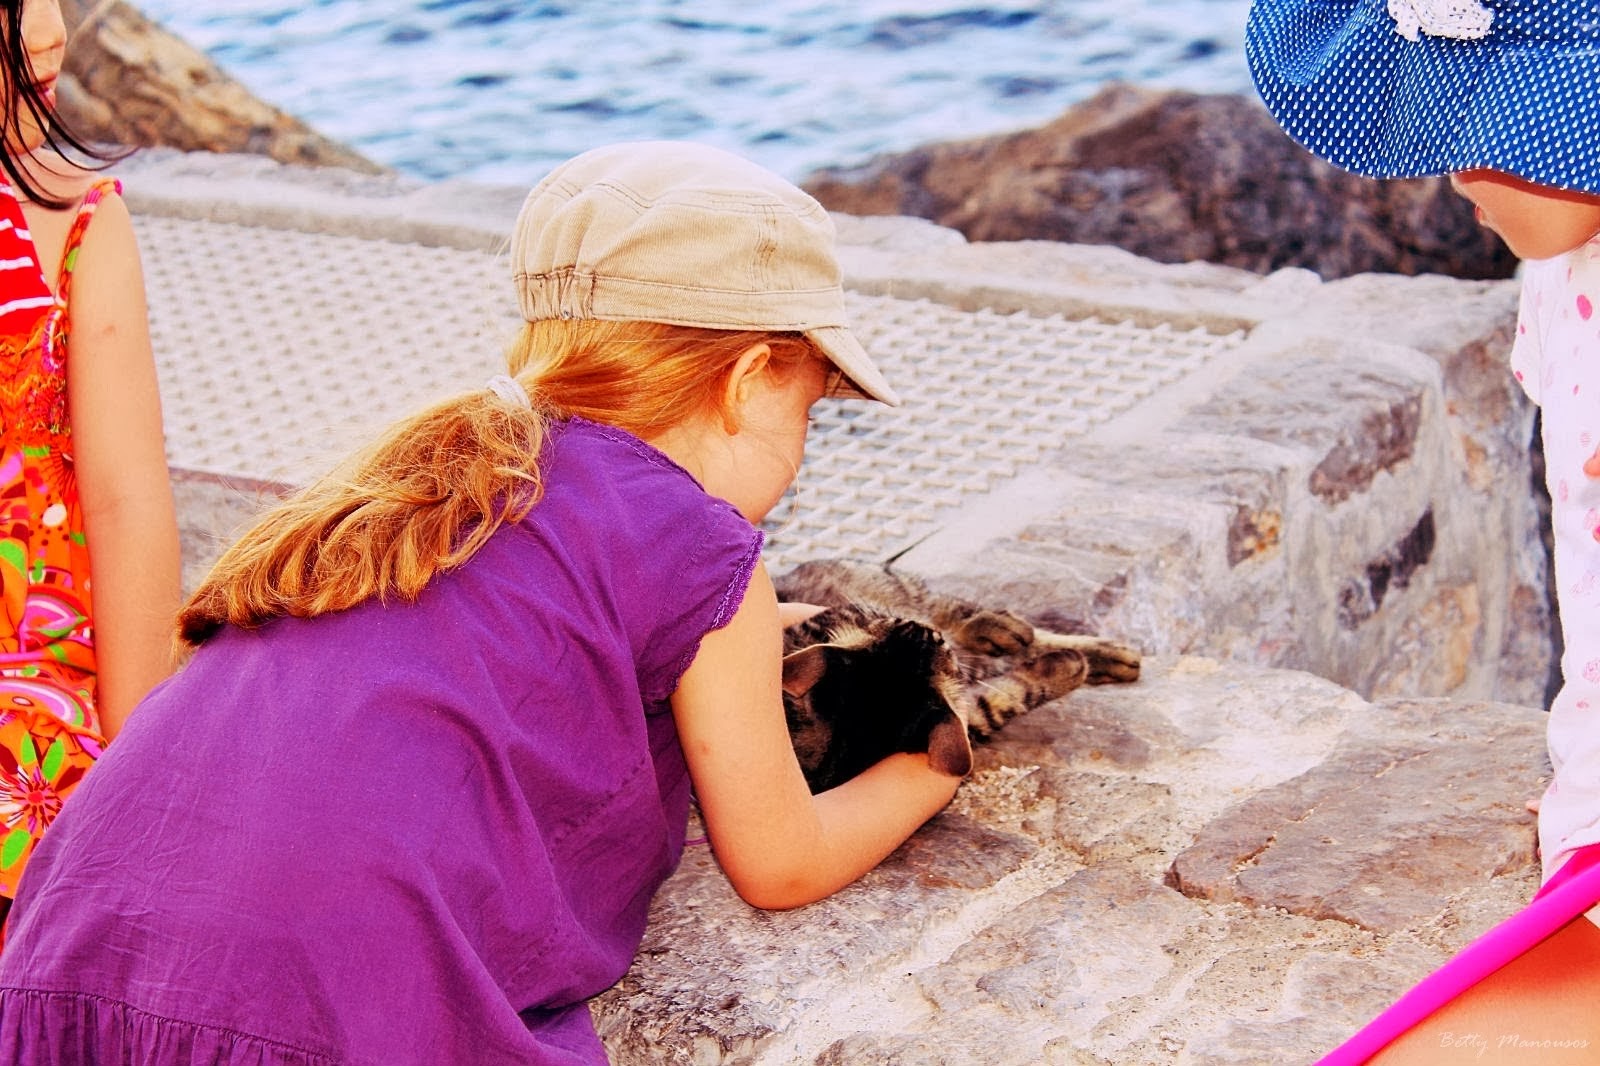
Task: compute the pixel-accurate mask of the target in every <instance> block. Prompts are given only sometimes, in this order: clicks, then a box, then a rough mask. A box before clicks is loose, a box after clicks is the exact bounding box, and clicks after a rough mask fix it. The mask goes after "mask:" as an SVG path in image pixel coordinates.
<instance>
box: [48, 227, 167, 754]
mask: <svg viewBox="0 0 1600 1066" xmlns="http://www.w3.org/2000/svg"><path fill="white" fill-rule="evenodd" d="M69 314H70V315H71V318H72V332H71V335H70V339H69V342H68V349H67V389H68V403H69V410H70V416H71V420H72V441H73V453H74V456H75V459H76V467H77V476H78V490H79V493H80V496H81V499H82V502H83V513H84V524H85V527H86V528H85V532H86V534H87V536H88V538H89V553H90V554H89V558H90V568H91V575H90V576H91V580H92V582H93V594H92V596H93V603H94V616H95V619H94V620H95V658H96V663H97V669H98V672H99V680H98V694H99V695H98V705H99V711H100V719H101V725H102V727H103V728H104V729H105V732H106V734H107V736H108V737H110V736H115V735H116V733H117V732H118V731H119V730H120V729H121V728H122V724H123V722H124V721H125V720H126V719H127V716H128V713H129V712H130V711H132V710H133V706H134V704H135V703H137V702H138V701H139V699H140V698H142V697H143V696H144V694H145V693H146V692H147V691H149V689H150V688H151V686H153V685H155V684H156V683H157V682H158V681H160V680H162V679H163V678H165V677H166V676H167V675H168V674H170V673H171V672H172V666H173V635H172V634H173V620H174V618H175V616H176V613H177V608H178V599H179V580H180V578H179V567H178V527H177V518H176V516H175V513H174V507H173V501H172V486H171V483H170V481H169V479H168V475H167V457H166V448H165V442H164V438H163V436H162V429H161V400H160V395H159V393H158V391H157V385H156V370H155V359H154V356H153V355H152V353H151V349H150V329H149V323H148V319H147V312H146V306H145V294H144V273H143V269H142V268H141V266H140V263H139V251H138V246H137V244H136V242H135V238H134V233H133V224H132V220H131V219H130V217H129V215H128V209H127V206H126V205H125V204H124V203H123V202H122V199H121V197H118V196H107V197H106V198H105V199H104V200H103V201H101V203H100V205H99V207H98V208H97V209H96V213H95V217H94V219H93V221H92V222H90V224H89V229H88V231H87V233H86V234H85V236H84V241H83V246H82V249H81V251H80V254H79V258H78V265H77V269H76V271H75V274H74V278H73V282H72V295H71V301H70V307H69Z"/></svg>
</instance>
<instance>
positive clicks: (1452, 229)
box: [804, 85, 1515, 278]
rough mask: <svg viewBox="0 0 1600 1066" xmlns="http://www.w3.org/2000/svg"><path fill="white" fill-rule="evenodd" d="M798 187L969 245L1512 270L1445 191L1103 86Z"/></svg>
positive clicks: (1345, 269)
mask: <svg viewBox="0 0 1600 1066" xmlns="http://www.w3.org/2000/svg"><path fill="white" fill-rule="evenodd" d="M804 185H805V188H806V189H807V190H808V191H809V192H811V193H812V194H813V195H814V196H816V197H817V198H818V199H819V200H821V201H822V203H823V204H824V205H825V206H827V207H828V208H829V209H831V210H834V211H841V212H845V213H848V214H853V215H913V216H917V217H920V218H927V219H932V220H933V221H935V222H938V223H939V224H940V225H944V226H949V227H951V228H952V229H956V230H960V231H961V232H962V233H963V234H965V235H966V236H967V238H968V239H969V240H973V241H1016V240H1053V241H1067V242H1072V243H1080V244H1112V245H1116V246H1118V247H1121V248H1125V249H1127V250H1128V251H1130V252H1133V253H1135V254H1137V255H1141V256H1145V257H1147V258H1150V259H1154V260H1156V261H1158V262H1163V263H1183V262H1189V261H1193V260H1206V261H1209V262H1215V263H1225V264H1228V265H1231V266H1238V267H1244V268H1245V269H1248V270H1254V271H1260V272H1266V271H1270V270H1275V269H1277V268H1279V267H1286V266H1297V267H1308V268H1310V269H1312V270H1315V271H1317V272H1318V273H1319V274H1321V275H1322V276H1323V277H1324V278H1337V277H1344V276H1346V275H1350V274H1359V273H1363V272H1367V271H1379V272H1384V273H1397V274H1427V273H1439V274H1450V275H1454V276H1456V277H1462V278H1503V277H1509V276H1510V275H1511V272H1512V270H1513V269H1514V267H1515V260H1514V259H1513V257H1512V256H1511V254H1510V252H1509V251H1507V250H1506V249H1505V247H1504V246H1503V245H1502V244H1501V243H1500V242H1499V240H1498V239H1497V238H1495V237H1494V236H1493V235H1491V234H1489V233H1487V232H1485V231H1484V230H1483V229H1481V228H1480V227H1479V226H1478V225H1477V223H1476V222H1475V221H1474V219H1473V215H1472V209H1471V207H1470V205H1468V204H1467V203H1466V201H1464V200H1462V199H1461V198H1460V197H1459V196H1456V195H1455V194H1454V193H1453V192H1452V191H1451V190H1450V188H1449V186H1448V184H1447V183H1446V182H1444V181H1443V180H1442V179H1437V178H1429V179H1421V180H1415V181H1388V182H1378V181H1372V180H1370V179H1367V178H1359V177H1356V176H1354V175H1351V174H1346V173H1344V172H1342V171H1339V170H1337V169H1335V168H1334V167H1331V166H1329V165H1327V164H1326V163H1323V162H1322V161H1321V160H1318V159H1316V158H1315V157H1313V156H1312V155H1311V154H1310V153H1308V152H1306V151H1304V150H1303V149H1301V148H1300V147H1299V146H1297V145H1296V144H1294V143H1293V142H1292V141H1290V140H1289V138H1287V137H1286V136H1284V134H1283V132H1282V131H1281V130H1280V129H1279V128H1278V127H1277V125H1276V124H1275V123H1274V122H1273V121H1272V119H1271V117H1270V116H1269V115H1268V114H1267V112H1266V109H1265V108H1263V107H1262V106H1261V105H1260V104H1259V103H1257V102H1256V101H1254V100H1250V99H1245V98H1243V97H1239V96H1231V95H1210V96H1207V95H1196V94H1194V93H1186V92H1165V91H1155V90H1148V89H1140V88H1134V87H1132V86H1127V85H1111V86H1108V87H1107V88H1105V89H1103V90H1102V91H1101V92H1100V93H1099V94H1097V95H1096V96H1094V97H1093V98H1092V99H1090V100H1088V101H1086V102H1084V103H1082V104H1080V105H1078V106H1076V107H1074V108H1071V109H1069V110H1068V111H1067V112H1066V113H1065V114H1063V115H1062V116H1061V117H1060V118H1058V119H1056V120H1055V121H1053V122H1051V123H1049V124H1048V125H1046V126H1043V127H1041V128H1039V129H1036V130H1027V131H1024V132H1020V133H1013V134H1005V135H1001V136H993V137H985V138H981V139H978V140H969V141H958V142H952V143H947V144H936V145H930V146H926V147H923V148H919V149H916V150H913V151H910V152H906V153H904V154H900V155H887V156H880V157H878V158H876V159H874V160H872V161H870V162H868V163H866V164H864V165H862V166H859V167H855V168H848V169H832V170H823V171H819V172H818V173H816V174H814V175H812V176H811V177H810V178H809V179H807V180H806V181H805V183H804Z"/></svg>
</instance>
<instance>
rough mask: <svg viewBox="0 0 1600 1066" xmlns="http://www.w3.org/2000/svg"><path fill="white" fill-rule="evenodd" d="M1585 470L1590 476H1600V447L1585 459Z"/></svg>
mask: <svg viewBox="0 0 1600 1066" xmlns="http://www.w3.org/2000/svg"><path fill="white" fill-rule="evenodd" d="M1583 472H1584V473H1585V474H1587V475H1588V476H1589V477H1600V448H1596V449H1595V450H1594V454H1593V455H1591V456H1589V458H1587V459H1585V460H1584V461H1583Z"/></svg>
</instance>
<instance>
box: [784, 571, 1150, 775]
mask: <svg viewBox="0 0 1600 1066" xmlns="http://www.w3.org/2000/svg"><path fill="white" fill-rule="evenodd" d="M777 586H778V596H779V598H780V599H782V600H787V601H790V602H799V603H812V604H816V605H818V606H821V607H824V608H826V609H825V610H823V611H822V612H821V613H819V614H817V615H814V616H813V617H812V618H810V619H809V620H807V621H805V622H803V623H801V624H799V625H796V626H791V627H790V628H789V630H787V631H786V633H785V640H784V651H785V659H784V708H785V711H786V713H787V715H788V719H789V732H790V736H791V738H792V739H793V741H794V745H795V752H796V754H797V755H798V756H799V758H800V765H801V768H802V769H803V770H805V773H806V780H807V781H808V782H809V783H810V785H811V788H812V791H814V792H820V791H822V790H824V789H827V788H832V787H833V786H834V785H837V784H839V783H840V782H842V781H845V780H848V779H849V778H850V777H853V776H855V774H858V773H860V772H861V771H862V770H864V769H866V768H867V767H868V766H871V765H872V764H873V763H875V762H877V761H879V760H880V759H882V758H884V757H885V756H887V755H890V754H892V753H894V752H897V751H927V752H928V753H929V756H930V758H931V759H932V760H933V762H934V764H935V765H936V766H937V767H939V768H940V769H941V770H944V771H945V772H947V773H954V774H965V773H967V772H968V771H969V770H970V769H971V766H972V751H971V746H970V741H971V740H979V741H981V740H986V739H988V738H989V737H990V736H992V735H993V734H994V732H995V731H996V730H998V729H999V728H1001V727H1002V726H1004V725H1005V724H1006V723H1007V722H1008V721H1010V720H1011V719H1012V718H1015V717H1016V716H1017V715H1019V714H1022V713H1024V712H1025V711H1028V710H1031V709H1032V708H1034V707H1037V706H1039V705H1041V704H1044V703H1048V702H1050V701H1051V700H1054V699H1059V698H1060V697H1062V696H1064V695H1066V694H1067V693H1069V692H1071V691H1072V690H1073V689H1075V688H1077V687H1078V686H1080V685H1084V684H1103V683H1106V682H1113V681H1133V680H1136V679H1137V678H1138V676H1139V653H1138V651H1136V650H1135V649H1133V648H1131V647H1128V646H1127V645H1125V644H1120V643H1118V642H1116V641H1111V640H1106V639H1104V638H1101V637H1093V636H1081V635H1075V634H1065V633H1055V632H1050V631H1048V630H1044V629H1040V628H1037V627H1035V626H1033V625H1031V624H1029V623H1028V622H1026V621H1024V620H1023V619H1022V618H1019V617H1018V616H1017V615H1015V614H1012V613H1011V612H1010V611H1005V610H994V609H989V608H985V607H980V606H978V605H976V604H973V603H969V602H967V601H965V600H960V599H956V598H952V597H948V596H940V595H935V594H933V593H930V592H929V591H928V589H927V588H926V587H925V586H924V585H923V584H922V583H921V582H919V581H916V580H915V579H913V578H909V577H906V576H903V575H899V574H895V573H893V572H891V571H889V570H887V569H884V568H880V567H873V566H865V565H860V564H854V563H843V562H831V561H830V562H812V563H802V564H801V565H800V566H798V567H796V568H795V569H794V570H791V571H790V572H789V573H787V574H785V575H783V576H782V577H781V578H779V579H778V580H777Z"/></svg>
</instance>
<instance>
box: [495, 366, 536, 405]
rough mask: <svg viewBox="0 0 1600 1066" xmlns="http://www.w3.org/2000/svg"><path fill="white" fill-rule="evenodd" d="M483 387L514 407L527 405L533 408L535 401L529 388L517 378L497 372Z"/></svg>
mask: <svg viewBox="0 0 1600 1066" xmlns="http://www.w3.org/2000/svg"><path fill="white" fill-rule="evenodd" d="M483 387H484V388H486V389H488V390H489V391H490V392H492V393H494V394H495V395H496V396H498V397H500V398H501V399H502V400H504V401H505V402H506V403H508V404H510V405H511V406H512V407H525V408H528V409H530V410H531V409H532V408H533V401H532V400H530V399H529V398H528V390H527V389H525V388H523V387H522V382H520V381H518V380H517V379H516V378H513V377H507V376H506V375H505V374H496V375H495V376H494V377H492V378H490V379H489V380H488V381H487V382H485V383H484V386H483Z"/></svg>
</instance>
